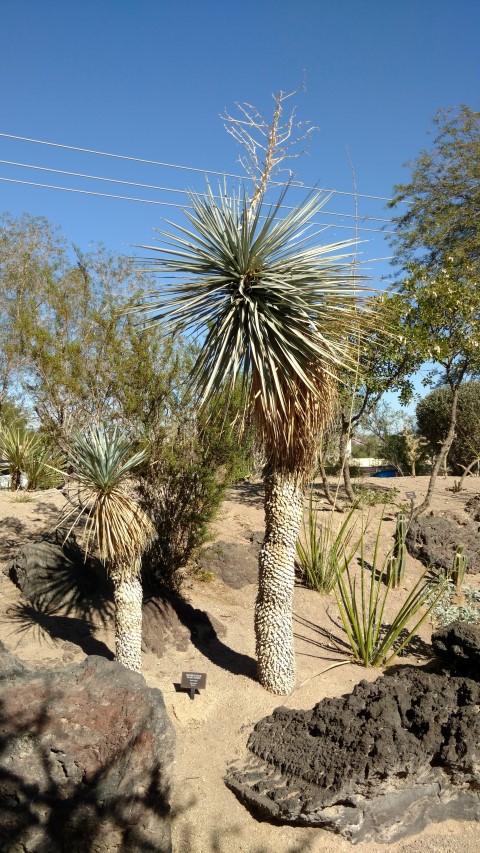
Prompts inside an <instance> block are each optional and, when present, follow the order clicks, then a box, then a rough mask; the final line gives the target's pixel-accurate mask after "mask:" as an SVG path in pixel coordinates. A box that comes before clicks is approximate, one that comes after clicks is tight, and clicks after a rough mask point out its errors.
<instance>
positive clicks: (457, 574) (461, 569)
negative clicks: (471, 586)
mask: <svg viewBox="0 0 480 853" xmlns="http://www.w3.org/2000/svg"><path fill="white" fill-rule="evenodd" d="M467 563H468V557H467V556H466V554H464V553H463V545H459V546H458V548H457V550H456V551H455V554H454V556H453V561H452V568H451V569H450V572H449V575H450V577H451V579H452V581H453V583H454V584H455V586H456V588H457V589H460V587H461V586H462V584H463V580H464V578H465V572H466V571H467Z"/></svg>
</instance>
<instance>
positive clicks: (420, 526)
mask: <svg viewBox="0 0 480 853" xmlns="http://www.w3.org/2000/svg"><path fill="white" fill-rule="evenodd" d="M405 541H406V545H407V549H408V551H409V553H410V554H411V555H412V556H413V557H416V558H417V559H418V560H421V562H422V563H424V565H425V566H429V567H430V566H432V567H435V568H437V569H443V570H445V571H446V570H449V569H450V568H451V566H452V561H453V557H454V554H455V551H456V549H457V548H458V546H459V545H463V548H464V553H465V554H466V556H467V557H468V565H467V572H468V573H470V574H477V572H480V535H479V530H478V524H476V523H475V522H474V521H469V520H468V519H464V518H462V519H459V518H454V517H449V516H444V515H422V516H420V517H419V518H417V520H416V521H414V522H412V524H411V525H410V527H409V530H408V532H407V536H406V540H405Z"/></svg>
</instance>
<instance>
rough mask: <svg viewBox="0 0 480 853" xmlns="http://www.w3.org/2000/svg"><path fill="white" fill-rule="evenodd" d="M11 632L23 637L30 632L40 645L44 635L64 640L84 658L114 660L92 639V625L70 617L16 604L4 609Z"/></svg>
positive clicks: (105, 646)
mask: <svg viewBox="0 0 480 853" xmlns="http://www.w3.org/2000/svg"><path fill="white" fill-rule="evenodd" d="M7 616H8V619H9V621H10V622H12V623H13V624H14V626H15V630H14V633H15V634H19V635H26V634H27V633H29V632H31V633H32V634H33V636H34V638H35V639H36V641H37V643H38V644H40V643H41V641H42V639H44V638H45V635H47V636H49V637H50V638H51V639H52V640H65V641H67V642H69V643H73V644H74V645H76V646H79V647H80V648H81V649H82V651H83V652H85V654H86V655H98V656H99V657H103V658H107V660H114V659H115V655H114V654H113V652H112V651H111V650H110V649H109V648H108V646H107V645H106V644H105V643H103V642H102V641H101V640H97V639H96V638H95V637H94V636H93V629H92V626H91V625H90V624H89V623H88V622H86V621H85V620H84V619H77V618H76V617H74V616H55V615H52V614H50V613H48V612H44V611H42V610H40V609H38V608H36V607H33V606H32V605H30V604H16V605H14V606H13V607H10V608H9V609H8V610H7Z"/></svg>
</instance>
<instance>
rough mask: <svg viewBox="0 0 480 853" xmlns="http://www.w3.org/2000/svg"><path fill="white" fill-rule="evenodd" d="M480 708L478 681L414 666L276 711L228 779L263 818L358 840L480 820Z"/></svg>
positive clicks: (253, 737) (255, 732) (390, 839)
mask: <svg viewBox="0 0 480 853" xmlns="http://www.w3.org/2000/svg"><path fill="white" fill-rule="evenodd" d="M464 648H466V645H465V644H464ZM477 671H478V670H477ZM479 706H480V684H479V683H478V681H474V680H473V679H469V678H464V677H459V676H452V675H448V676H445V675H438V674H435V673H430V672H427V671H424V670H420V669H417V668H416V667H405V668H404V669H402V670H399V671H398V672H396V673H395V674H394V675H386V676H383V677H380V678H379V679H378V680H377V681H375V682H374V683H369V682H366V681H362V682H361V683H360V684H358V685H357V686H356V687H355V688H354V690H353V691H352V693H350V694H349V695H347V696H344V697H341V698H339V699H324V700H322V701H321V702H319V703H318V704H317V705H315V707H314V708H313V709H312V710H311V711H295V710H289V709H287V708H277V709H276V710H275V711H274V712H273V714H272V715H271V716H269V717H265V718H264V719H263V720H260V722H259V723H257V725H256V726H255V728H254V730H253V732H252V734H251V735H250V738H249V740H248V749H249V750H250V754H251V755H250V757H249V759H248V760H247V764H246V766H245V767H243V768H240V769H239V768H235V767H232V768H231V769H230V771H229V773H228V776H227V778H226V783H227V785H228V786H229V787H230V788H231V789H232V790H233V791H234V792H235V793H236V794H237V796H238V797H239V798H240V799H241V800H242V801H243V802H244V803H245V804H246V805H247V806H248V807H249V808H251V809H252V811H254V812H256V813H257V814H258V815H259V816H263V817H264V818H267V819H270V820H274V821H275V822H281V823H291V824H296V825H305V826H318V827H323V828H324V829H331V830H333V831H335V832H338V833H341V834H342V835H344V836H346V837H347V838H349V839H350V840H351V841H353V842H358V841H377V842H378V841H380V842H388V843H390V842H393V841H396V840H397V839H399V838H402V837H404V836H407V835H411V834H413V833H416V832H419V831H420V830H421V829H422V828H423V827H424V826H426V825H427V824H428V823H431V822H435V821H441V820H445V819H447V818H454V819H456V820H462V819H465V820H480V713H479Z"/></svg>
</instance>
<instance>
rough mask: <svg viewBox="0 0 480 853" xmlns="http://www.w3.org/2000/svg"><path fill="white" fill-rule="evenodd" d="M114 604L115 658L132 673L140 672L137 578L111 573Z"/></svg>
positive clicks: (138, 590)
mask: <svg viewBox="0 0 480 853" xmlns="http://www.w3.org/2000/svg"><path fill="white" fill-rule="evenodd" d="M111 576H112V580H113V585H114V586H113V598H114V601H115V658H116V660H117V661H118V662H119V663H122V664H123V665H124V666H126V667H127V668H128V669H133V671H134V672H141V671H142V601H143V594H142V584H141V582H140V580H139V578H138V577H135V578H132V577H130V578H122V577H120V573H115V572H111Z"/></svg>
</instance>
